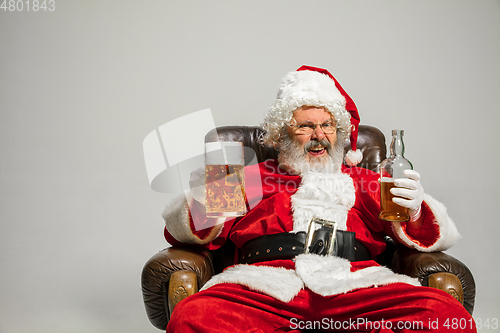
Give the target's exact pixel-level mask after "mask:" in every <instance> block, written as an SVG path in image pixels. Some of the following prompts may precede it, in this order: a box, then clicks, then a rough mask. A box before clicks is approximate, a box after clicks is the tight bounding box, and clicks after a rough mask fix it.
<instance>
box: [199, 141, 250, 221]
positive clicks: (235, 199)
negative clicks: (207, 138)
mask: <svg viewBox="0 0 500 333" xmlns="http://www.w3.org/2000/svg"><path fill="white" fill-rule="evenodd" d="M205 188H206V201H205V204H206V214H207V216H208V217H236V216H243V215H245V213H246V211H247V210H246V195H245V170H244V157H243V145H242V144H241V143H240V142H211V143H207V144H206V145H205Z"/></svg>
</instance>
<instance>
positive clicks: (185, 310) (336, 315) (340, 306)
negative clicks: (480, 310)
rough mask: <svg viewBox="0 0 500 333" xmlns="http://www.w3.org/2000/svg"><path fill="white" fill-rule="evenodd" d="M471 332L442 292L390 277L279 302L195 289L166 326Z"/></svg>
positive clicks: (465, 316) (235, 288)
mask: <svg viewBox="0 0 500 333" xmlns="http://www.w3.org/2000/svg"><path fill="white" fill-rule="evenodd" d="M308 329H316V330H319V331H325V332H412V331H417V332H476V328H475V323H474V320H473V319H472V317H471V316H470V315H469V313H468V312H467V311H466V310H465V308H464V307H463V306H462V305H461V304H460V303H459V302H457V301H456V300H455V299H454V298H453V297H451V296H450V295H448V294H447V293H445V292H443V291H440V290H437V289H433V288H427V287H414V286H411V285H408V284H403V283H395V284H391V285H387V286H383V287H377V288H366V289H358V290H355V291H352V292H349V293H346V294H341V295H335V296H328V297H323V296H320V295H317V294H315V293H313V292H312V291H310V290H309V289H305V290H301V291H300V292H299V294H298V295H297V296H296V297H295V298H294V299H293V300H292V301H290V302H288V303H283V302H281V301H278V300H276V299H274V298H273V297H270V296H267V295H265V294H262V293H259V292H255V291H252V290H249V289H248V288H247V287H243V286H240V285H235V284H219V285H215V286H213V287H211V288H209V289H207V290H204V291H201V292H198V293H196V294H194V295H192V296H190V297H188V298H186V299H184V300H183V301H181V302H180V303H179V304H178V305H177V306H176V307H175V309H174V312H173V314H172V318H171V319H170V322H169V324H168V327H167V332H170V333H174V332H182V333H188V332H204V333H205V332H218V333H219V332H228V333H229V332H230V333H235V332H302V331H304V330H308Z"/></svg>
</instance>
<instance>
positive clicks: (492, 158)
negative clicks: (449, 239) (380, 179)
mask: <svg viewBox="0 0 500 333" xmlns="http://www.w3.org/2000/svg"><path fill="white" fill-rule="evenodd" d="M499 56H500V2H499V1H498V0H494V1H492V0H482V1H477V0H470V1H462V0H449V1H446V0H438V1H436V0H432V1H431V0H423V1H422V0H419V1H399V0H398V1H396V0H393V1H389V0H382V1H359V0H351V1H231V2H229V1H228V2H217V1H197V2H187V1H186V2H181V1H79V2H77V1H63V0H57V1H56V10H55V11H54V12H48V11H47V12H42V11H39V12H34V11H30V12H27V11H26V9H25V10H24V11H23V12H9V11H7V12H4V11H3V10H1V11H0V111H1V114H0V152H1V155H0V158H1V163H0V167H1V168H0V200H1V201H0V219H1V220H0V222H1V225H0V265H1V266H0V332H2V333H14V332H22V333H24V332H29V331H36V332H50V333H58V332H61V333H62V332H64V333H67V332H157V330H156V329H155V328H154V327H153V326H152V325H150V324H149V322H148V319H147V318H146V314H145V311H144V307H143V303H142V298H141V297H142V296H141V290H140V272H141V269H142V267H143V265H144V263H145V262H146V260H147V259H148V258H149V257H150V256H151V255H153V254H154V253H156V252H157V251H158V250H160V249H162V248H164V247H166V246H167V245H168V244H166V243H165V241H164V239H163V235H162V231H163V229H162V228H163V221H162V220H161V218H160V214H161V211H162V210H163V208H164V205H165V204H166V203H167V202H168V200H169V199H170V197H169V196H168V195H166V194H161V193H157V192H154V191H152V190H151V189H150V188H149V184H148V179H147V176H146V171H145V166H144V160H143V155H142V141H143V139H144V138H145V136H146V135H147V134H148V133H149V132H151V131H152V130H154V129H155V128H156V127H158V126H161V125H162V124H164V123H166V122H168V121H170V120H173V119H176V118H178V117H180V116H183V115H186V114H189V113H191V112H195V111H198V110H202V109H205V108H211V109H212V112H213V114H214V120H215V123H216V124H217V125H232V124H246V125H255V124H259V123H260V121H261V119H262V113H263V112H264V111H265V110H266V109H267V107H268V106H269V105H270V104H271V103H272V102H273V99H274V98H275V94H276V90H277V86H278V84H279V82H280V80H281V78H282V77H283V76H284V75H285V74H286V73H287V72H288V71H291V70H294V69H296V68H298V67H299V66H300V65H302V64H309V65H313V66H318V67H326V68H328V69H329V70H330V71H331V72H332V73H333V74H334V76H336V78H337V79H338V80H339V81H340V83H341V84H342V85H343V87H344V88H345V89H346V91H347V92H348V93H349V94H350V95H351V96H352V98H353V99H354V101H355V102H356V104H357V106H358V108H359V110H360V115H361V122H362V123H363V124H371V125H375V126H377V127H379V128H380V129H382V130H383V131H384V133H385V134H386V136H390V131H391V129H393V128H403V129H405V131H406V136H405V139H406V148H407V157H408V158H409V159H410V160H411V161H412V162H413V164H414V166H415V169H416V170H417V171H419V172H420V173H421V175H422V183H423V186H424V189H425V190H426V192H428V193H430V194H432V195H433V196H434V197H436V198H437V199H438V200H440V201H442V202H443V203H444V204H445V205H446V206H447V208H448V211H449V214H450V215H451V216H452V217H453V219H454V221H455V223H456V225H457V226H458V228H459V230H460V231H461V233H462V235H463V238H462V239H461V240H460V242H459V243H458V244H457V245H456V246H455V247H454V248H453V249H452V250H450V251H449V253H451V254H453V255H454V256H456V257H457V258H459V259H460V260H462V261H463V262H465V263H466V264H467V265H468V267H469V268H470V269H471V271H472V272H473V273H474V276H475V279H476V283H477V287H478V289H477V291H478V294H477V298H476V304H477V305H476V310H475V313H474V316H475V318H479V319H481V320H482V321H483V322H484V321H485V320H486V319H488V318H489V319H490V320H491V319H492V318H499V317H500V316H499V313H500V303H499V298H500V292H499V287H498V283H497V280H498V276H499V275H500V269H499V265H498V254H499V251H498V246H497V243H498V241H497V239H498V234H499V232H500V227H499V219H498V217H497V215H498V204H499V203H500V201H499V188H500V179H499V175H498V172H497V170H496V167H497V166H498V165H499V163H500V159H499V154H498V147H499V145H498V143H499V142H500V140H499V139H500V138H499V135H500V134H499V133H500V131H498V124H499V120H500V119H499V114H500V112H499V111H500V110H499V107H500V94H499V92H500V89H499V88H500V65H499V60H500V58H499ZM184 130H185V131H184V133H183V135H182V136H181V137H179V141H178V142H177V143H176V144H181V145H182V144H184V145H186V149H189V138H190V130H189V126H188V124H186V126H185V128H184ZM481 331H484V332H489V331H493V330H492V329H491V328H490V329H489V330H486V329H484V330H481Z"/></svg>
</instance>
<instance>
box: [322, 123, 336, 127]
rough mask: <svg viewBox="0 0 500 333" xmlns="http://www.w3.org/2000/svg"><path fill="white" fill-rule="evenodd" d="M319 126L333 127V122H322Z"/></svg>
mask: <svg viewBox="0 0 500 333" xmlns="http://www.w3.org/2000/svg"><path fill="white" fill-rule="evenodd" d="M321 127H323V128H330V127H333V124H332V123H324V124H323V125H321Z"/></svg>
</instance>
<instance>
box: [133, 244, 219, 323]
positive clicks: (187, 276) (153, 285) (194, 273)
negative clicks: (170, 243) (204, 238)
mask: <svg viewBox="0 0 500 333" xmlns="http://www.w3.org/2000/svg"><path fill="white" fill-rule="evenodd" d="M213 274H214V267H213V258H212V254H211V253H210V252H209V251H207V250H205V249H202V248H198V247H194V246H193V247H171V248H167V249H164V250H162V251H160V252H158V253H157V254H155V255H153V256H152V257H151V258H150V259H149V260H148V262H147V263H146V264H145V266H144V268H143V270H142V277H141V283H142V295H143V299H144V304H145V306H146V313H147V315H148V318H149V320H150V322H151V323H152V324H153V325H154V326H155V327H156V328H158V329H161V330H165V329H166V327H167V323H168V321H169V320H170V314H171V313H172V310H173V307H174V306H175V304H177V302H179V301H181V300H182V299H184V298H186V297H187V296H189V295H191V294H193V293H195V292H197V291H198V287H200V288H201V287H202V286H203V285H204V284H205V283H206V282H207V281H208V280H209V279H210V277H211V276H212V275H213ZM169 293H170V297H169ZM172 296H173V297H172Z"/></svg>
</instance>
